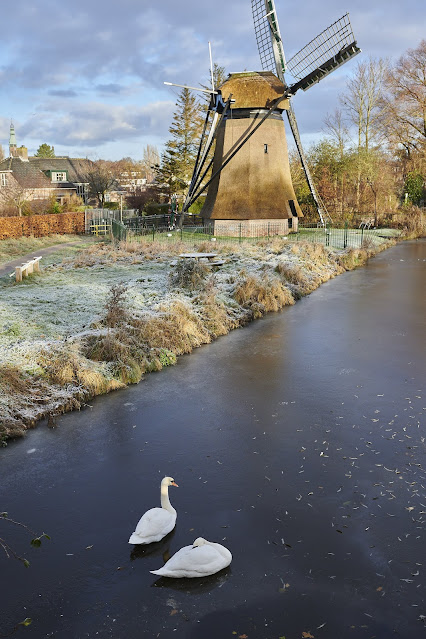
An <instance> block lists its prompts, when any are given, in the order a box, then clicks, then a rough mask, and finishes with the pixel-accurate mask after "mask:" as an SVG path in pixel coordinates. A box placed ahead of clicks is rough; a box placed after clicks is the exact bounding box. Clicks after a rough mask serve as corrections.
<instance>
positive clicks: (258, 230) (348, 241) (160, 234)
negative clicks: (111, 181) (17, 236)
mask: <svg viewBox="0 0 426 639" xmlns="http://www.w3.org/2000/svg"><path fill="white" fill-rule="evenodd" d="M274 230H275V229H274V228H273V225H271V224H270V223H269V224H268V223H266V224H265V225H262V224H258V225H256V227H255V228H253V229H251V230H250V235H247V227H246V226H245V225H244V224H243V223H241V224H238V223H236V225H235V227H234V234H233V235H232V236H230V235H226V236H225V235H216V234H215V228H214V224H206V225H197V226H184V227H183V228H171V227H170V226H164V225H163V226H159V225H156V224H152V226H149V225H144V226H142V225H133V226H132V225H131V224H128V223H127V224H122V223H120V222H118V221H117V220H112V221H111V232H112V235H113V237H114V239H116V240H117V241H123V240H127V241H138V240H142V239H143V240H145V241H155V242H160V243H162V244H170V243H173V242H177V241H180V242H187V243H188V244H191V243H192V244H197V243H201V242H206V241H209V242H212V243H217V244H220V243H230V242H232V243H235V242H237V243H246V242H257V241H259V240H265V239H268V238H269V239H272V238H273V237H281V238H285V239H286V240H288V241H289V242H303V241H304V242H313V243H317V244H323V245H324V246H329V247H332V248H337V249H346V248H362V247H369V246H371V247H373V246H377V245H379V244H382V243H383V242H386V241H388V240H389V239H391V238H392V237H397V236H398V235H399V234H400V231H398V230H396V229H376V228H365V227H364V226H362V227H360V228H349V226H348V225H346V226H343V227H333V226H331V225H324V226H321V225H301V224H299V228H298V230H297V232H293V231H292V230H290V232H289V233H288V234H287V235H282V234H277V233H276V232H274Z"/></svg>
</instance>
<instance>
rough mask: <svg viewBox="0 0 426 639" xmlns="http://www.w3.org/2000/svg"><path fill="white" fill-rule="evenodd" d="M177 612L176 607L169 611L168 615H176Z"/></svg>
mask: <svg viewBox="0 0 426 639" xmlns="http://www.w3.org/2000/svg"><path fill="white" fill-rule="evenodd" d="M178 612H179V610H177V609H176V608H173V610H171V611H170V616H171V617H173V615H177V613H178Z"/></svg>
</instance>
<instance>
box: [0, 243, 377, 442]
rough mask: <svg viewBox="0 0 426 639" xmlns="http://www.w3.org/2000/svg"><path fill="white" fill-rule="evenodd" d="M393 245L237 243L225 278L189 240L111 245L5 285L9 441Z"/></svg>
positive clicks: (1, 383)
mask: <svg viewBox="0 0 426 639" xmlns="http://www.w3.org/2000/svg"><path fill="white" fill-rule="evenodd" d="M386 246H389V244H382V245H381V246H380V249H378V248H369V249H349V250H346V251H336V250H333V249H330V248H325V247H324V246H323V245H321V244H314V243H308V242H300V243H297V244H294V243H290V242H288V241H286V240H285V239H281V238H274V239H271V240H259V241H257V242H256V243H253V244H228V245H224V246H215V250H216V251H217V252H218V253H220V258H221V260H223V261H224V264H223V265H222V266H220V268H218V269H217V270H214V269H215V267H211V266H209V265H206V264H203V263H200V262H198V261H197V260H182V259H179V257H178V256H179V254H180V253H181V252H183V251H185V252H186V251H188V245H187V244H185V245H182V244H180V243H179V242H176V243H173V244H170V245H169V246H167V247H164V246H161V245H160V244H157V243H155V242H132V243H129V242H128V243H122V244H120V245H119V246H114V245H112V244H107V243H102V244H96V245H93V246H90V247H89V248H86V249H83V250H81V251H79V252H78V253H77V254H76V255H74V256H73V257H69V258H64V259H62V261H61V262H60V263H58V264H54V263H52V264H48V265H47V266H46V265H45V266H44V268H43V269H42V271H41V273H40V274H34V275H33V276H31V277H29V278H27V279H24V280H23V281H22V282H21V283H15V282H13V281H11V280H10V278H9V277H7V276H6V277H3V278H0V290H1V304H0V415H1V417H0V441H3V442H5V441H6V440H7V439H8V438H10V437H16V436H20V435H22V434H23V433H24V432H25V430H26V429H27V428H29V427H32V426H34V425H35V423H36V422H37V421H38V420H39V419H41V418H42V417H46V416H47V417H48V419H49V420H51V421H52V420H54V417H55V415H57V414H59V413H61V412H64V411H66V410H71V409H73V408H79V407H80V406H81V405H82V404H84V402H85V401H87V400H88V399H89V398H90V397H93V396H94V395H98V394H101V393H106V392H109V391H110V390H113V389H117V388H120V387H122V386H124V385H126V384H128V383H135V382H138V381H140V379H141V378H142V376H143V375H144V373H146V372H149V371H153V370H160V369H161V368H163V367H164V366H168V365H171V364H174V363H175V362H176V357H177V356H178V355H181V354H182V353H188V352H190V351H191V350H192V349H193V348H195V347H197V346H200V345H201V344H206V343H209V342H210V341H211V340H213V339H215V338H216V337H218V336H219V335H224V334H226V333H228V332H229V331H230V330H231V329H233V328H237V327H240V326H243V325H244V324H247V323H248V322H249V321H251V320H253V319H255V318H258V317H261V316H263V315H264V314H265V313H267V312H269V311H277V310H279V309H281V308H282V307H283V306H285V305H288V304H294V302H295V300H297V299H299V298H300V297H302V296H304V295H307V294H309V293H310V292H312V291H313V290H315V289H316V288H317V287H318V286H319V285H320V284H321V283H323V282H325V281H327V280H328V279H330V278H332V277H334V276H335V275H338V274H339V273H342V272H343V271H344V270H350V269H352V268H355V267H356V266H358V265H360V264H363V263H364V262H365V261H366V259H367V258H368V257H369V256H370V255H372V254H373V253H375V252H377V250H381V249H383V248H386ZM207 249H209V250H211V247H210V245H209V246H207V245H203V244H199V245H198V246H197V247H195V248H194V249H193V250H198V251H200V252H202V251H205V250H207Z"/></svg>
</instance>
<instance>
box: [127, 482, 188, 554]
mask: <svg viewBox="0 0 426 639" xmlns="http://www.w3.org/2000/svg"><path fill="white" fill-rule="evenodd" d="M169 486H176V487H177V484H176V483H175V480H174V479H173V478H172V477H164V479H163V480H162V482H161V508H151V509H150V510H147V511H146V513H145V514H144V515H142V517H141V518H140V520H139V522H138V525H137V526H136V530H135V532H134V533H133V534H132V535H131V536H130V539H129V544H151V543H152V542H154V541H160V539H163V537H165V536H166V535H168V534H169V532H170V531H171V530H173V528H174V527H175V525H176V516H177V513H176V510H175V509H174V508H173V506H172V505H171V503H170V500H169Z"/></svg>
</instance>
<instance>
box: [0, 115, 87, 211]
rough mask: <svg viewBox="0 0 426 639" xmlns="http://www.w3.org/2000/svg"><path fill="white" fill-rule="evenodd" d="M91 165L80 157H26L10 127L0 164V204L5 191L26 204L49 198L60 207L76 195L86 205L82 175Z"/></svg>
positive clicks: (85, 179) (85, 187)
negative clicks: (18, 194)
mask: <svg viewBox="0 0 426 639" xmlns="http://www.w3.org/2000/svg"><path fill="white" fill-rule="evenodd" d="M92 166H93V162H91V160H87V159H81V158H69V157H53V158H41V157H28V151H27V148H26V147H25V146H21V147H17V145H16V136H15V128H14V126H13V124H11V125H10V137H9V157H8V158H6V159H4V160H2V161H1V162H0V201H1V200H3V201H4V200H5V199H6V197H5V196H6V193H7V191H10V192H12V191H14V192H18V191H19V192H21V193H22V195H23V199H24V198H25V199H26V201H32V200H46V199H49V198H50V197H51V196H52V195H53V196H54V197H55V199H56V200H57V201H58V202H60V203H61V204H63V202H64V201H65V200H66V199H69V198H70V197H71V196H72V195H77V196H78V197H80V198H81V199H82V200H83V202H84V203H87V200H88V197H89V182H88V180H87V177H86V174H87V171H88V170H89V169H90V168H91V167H92ZM2 191H3V193H2ZM1 195H3V198H2V197H1Z"/></svg>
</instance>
